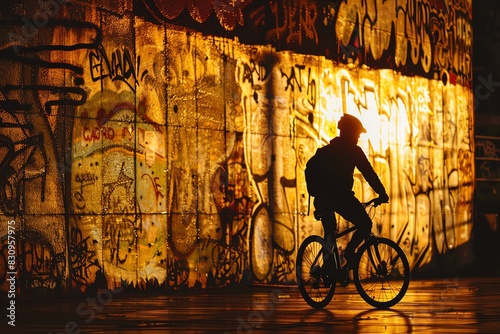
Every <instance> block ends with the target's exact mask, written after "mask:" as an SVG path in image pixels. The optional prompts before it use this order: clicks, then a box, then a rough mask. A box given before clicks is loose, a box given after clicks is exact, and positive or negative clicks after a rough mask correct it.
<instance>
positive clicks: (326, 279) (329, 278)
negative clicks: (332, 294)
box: [321, 273, 335, 288]
mask: <svg viewBox="0 0 500 334" xmlns="http://www.w3.org/2000/svg"><path fill="white" fill-rule="evenodd" d="M321 277H322V278H323V284H324V285H325V287H327V288H329V287H331V286H332V284H334V283H335V279H334V278H333V274H332V273H323V274H322V275H321Z"/></svg>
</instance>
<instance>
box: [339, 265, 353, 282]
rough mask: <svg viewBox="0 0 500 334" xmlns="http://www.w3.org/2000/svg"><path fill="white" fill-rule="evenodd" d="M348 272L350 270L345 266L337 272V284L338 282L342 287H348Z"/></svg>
mask: <svg viewBox="0 0 500 334" xmlns="http://www.w3.org/2000/svg"><path fill="white" fill-rule="evenodd" d="M349 270H351V269H350V268H349V267H347V266H344V267H342V269H340V270H339V273H338V277H337V282H339V283H340V285H342V286H343V287H346V286H348V285H349Z"/></svg>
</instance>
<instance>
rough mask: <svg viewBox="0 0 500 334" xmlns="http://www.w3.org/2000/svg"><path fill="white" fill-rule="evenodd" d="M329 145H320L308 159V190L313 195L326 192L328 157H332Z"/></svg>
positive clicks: (306, 172)
mask: <svg viewBox="0 0 500 334" xmlns="http://www.w3.org/2000/svg"><path fill="white" fill-rule="evenodd" d="M328 148H329V145H326V146H323V147H320V148H318V149H317V150H316V153H315V154H314V155H313V156H312V157H311V158H310V159H309V160H308V161H307V163H306V169H305V171H304V173H305V176H306V185H307V192H308V193H309V195H310V196H312V197H317V196H318V195H321V194H322V193H324V192H325V190H326V189H325V180H327V179H328V178H329V174H328V168H327V166H328V159H331V156H330V155H331V153H330V150H329V149H328Z"/></svg>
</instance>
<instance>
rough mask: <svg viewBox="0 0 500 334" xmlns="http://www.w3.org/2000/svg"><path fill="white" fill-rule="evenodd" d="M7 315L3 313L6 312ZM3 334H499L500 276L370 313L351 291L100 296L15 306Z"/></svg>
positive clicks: (455, 284)
mask: <svg viewBox="0 0 500 334" xmlns="http://www.w3.org/2000/svg"><path fill="white" fill-rule="evenodd" d="M3 312H5V313H6V314H8V313H7V312H8V311H7V310H4V311H3ZM15 312H16V318H15V324H16V326H15V327H12V326H9V325H8V322H9V321H10V320H9V318H8V317H5V316H2V323H1V324H0V332H1V333H54V334H55V333H134V334H136V333H139V332H140V333H143V332H148V333H500V277H488V278H461V277H457V278H447V279H445V278H438V279H432V280H430V279H429V280H413V281H412V282H411V284H410V288H409V290H408V292H407V294H406V296H405V297H404V298H403V300H402V301H401V302H400V303H399V304H397V305H396V306H394V307H393V308H391V309H390V310H376V309H373V308H372V307H370V306H369V305H368V304H367V303H366V302H364V301H363V300H362V299H361V297H360V296H359V295H358V294H357V292H356V289H355V287H354V284H352V283H351V284H350V285H349V286H348V287H347V288H342V287H338V288H337V290H336V293H335V296H334V299H333V300H332V302H331V303H330V304H329V305H328V306H327V307H326V308H324V309H322V310H315V309H312V308H311V307H310V306H308V305H307V304H306V303H305V302H304V301H303V300H302V298H301V296H300V293H299V291H298V289H297V288H296V287H291V286H275V287H269V286H254V287H245V288H239V289H235V288H230V289H224V290H199V291H193V290H189V291H186V292H182V293H180V292H176V293H172V292H170V293H165V294H156V295H146V294H136V295H131V294H129V293H125V292H120V291H114V292H111V291H101V292H99V293H96V295H95V296H90V297H81V298H73V299H66V300H57V301H56V300H39V301H17V304H16V311H15Z"/></svg>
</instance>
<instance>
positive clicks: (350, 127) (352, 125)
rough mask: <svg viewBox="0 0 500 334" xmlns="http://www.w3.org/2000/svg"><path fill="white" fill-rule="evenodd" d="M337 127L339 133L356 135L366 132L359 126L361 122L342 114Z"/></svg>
mask: <svg viewBox="0 0 500 334" xmlns="http://www.w3.org/2000/svg"><path fill="white" fill-rule="evenodd" d="M337 127H338V128H339V130H340V131H345V132H356V133H357V134H360V133H364V132H366V129H365V128H364V127H363V124H361V121H360V120H359V119H357V118H356V117H354V116H352V115H348V114H344V116H342V117H341V118H340V120H339V123H338V124H337Z"/></svg>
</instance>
